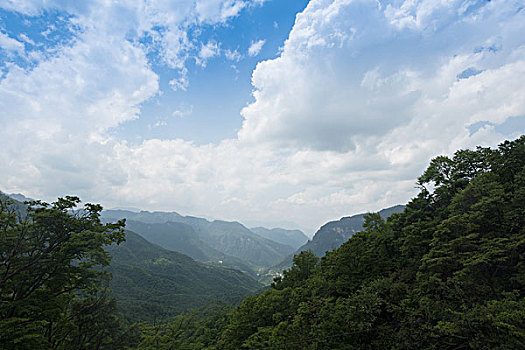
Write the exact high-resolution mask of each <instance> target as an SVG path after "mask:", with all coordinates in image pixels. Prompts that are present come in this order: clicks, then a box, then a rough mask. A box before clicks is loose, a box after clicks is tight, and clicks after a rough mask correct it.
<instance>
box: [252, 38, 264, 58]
mask: <svg viewBox="0 0 525 350" xmlns="http://www.w3.org/2000/svg"><path fill="white" fill-rule="evenodd" d="M265 43H266V40H258V41H255V42H252V44H251V45H250V47H249V48H248V55H249V56H251V57H255V56H257V55H258V54H259V53H260V52H261V50H262V48H263V46H264V44H265Z"/></svg>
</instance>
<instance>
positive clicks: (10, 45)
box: [0, 32, 25, 56]
mask: <svg viewBox="0 0 525 350" xmlns="http://www.w3.org/2000/svg"><path fill="white" fill-rule="evenodd" d="M0 48H1V49H2V50H4V51H5V52H6V53H7V54H8V55H13V54H18V55H20V56H22V55H23V54H24V51H25V47H24V43H22V42H20V41H18V40H16V39H13V38H11V37H10V36H9V35H7V34H5V33H2V32H0Z"/></svg>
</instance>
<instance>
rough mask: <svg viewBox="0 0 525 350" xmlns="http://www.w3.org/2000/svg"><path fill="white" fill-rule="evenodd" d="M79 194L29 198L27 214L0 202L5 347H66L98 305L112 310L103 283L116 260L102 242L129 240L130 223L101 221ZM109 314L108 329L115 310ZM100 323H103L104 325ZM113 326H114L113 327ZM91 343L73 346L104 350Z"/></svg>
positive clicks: (0, 327)
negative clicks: (51, 200)
mask: <svg viewBox="0 0 525 350" xmlns="http://www.w3.org/2000/svg"><path fill="white" fill-rule="evenodd" d="M79 203H80V199H79V198H78V197H71V196H67V197H65V198H59V199H58V200H57V201H56V202H54V203H52V204H48V203H45V202H41V201H32V202H27V204H28V207H27V212H26V214H25V216H24V217H22V216H20V215H17V213H16V211H15V210H14V209H13V204H12V202H9V201H5V200H1V201H0V343H1V344H2V346H3V348H5V349H15V348H16V349H35V348H39V349H59V348H68V345H67V344H68V342H70V341H72V334H74V333H75V330H76V331H78V330H79V329H81V328H82V327H84V328H85V329H87V328H89V327H91V328H92V327H93V325H94V324H95V323H96V322H95V320H94V319H92V318H91V319H90V317H85V316H86V315H85V314H86V312H87V313H89V314H91V315H96V314H97V313H96V310H99V309H101V308H108V307H110V308H111V301H110V300H108V299H107V295H106V293H105V292H104V288H105V287H107V283H108V281H109V277H110V276H109V274H108V273H107V272H106V271H104V270H103V269H102V267H104V266H107V265H109V262H110V257H109V255H108V254H107V252H106V251H105V250H104V246H106V245H109V244H112V243H116V244H119V243H120V242H122V241H123V240H124V231H123V227H124V221H119V222H117V223H114V224H112V223H109V224H103V223H102V222H101V220H100V212H101V210H102V207H101V206H100V205H98V204H90V203H87V204H85V205H84V208H83V209H81V210H75V209H76V207H77V205H78V204H79ZM99 316H100V317H99V319H103V318H106V320H105V321H106V324H105V326H104V327H105V328H107V327H108V324H107V320H108V317H109V319H111V316H110V315H109V316H108V315H99ZM101 324H102V323H101ZM113 326H114V325H113ZM90 332H91V337H92V340H93V341H91V342H89V341H86V343H85V344H83V345H82V346H81V347H80V346H75V348H82V349H84V348H93V349H96V348H100V346H102V344H103V343H104V340H103V339H101V338H100V336H99V335H100V334H98V333H100V332H104V330H103V329H102V327H101V329H99V330H98V332H97V331H96V330H93V329H91V330H90Z"/></svg>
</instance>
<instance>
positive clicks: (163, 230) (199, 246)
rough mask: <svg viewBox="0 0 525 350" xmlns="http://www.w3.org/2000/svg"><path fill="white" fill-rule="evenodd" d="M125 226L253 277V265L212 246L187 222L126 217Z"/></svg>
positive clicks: (194, 255)
mask: <svg viewBox="0 0 525 350" xmlns="http://www.w3.org/2000/svg"><path fill="white" fill-rule="evenodd" d="M126 228H127V229H129V230H131V231H133V232H135V233H138V234H140V235H141V236H142V237H144V238H145V239H146V240H148V241H149V242H151V243H154V244H157V245H159V246H161V247H163V248H165V249H168V250H173V251H176V252H179V253H182V254H185V255H188V256H189V257H191V258H193V259H195V260H199V261H202V262H206V263H211V264H214V265H222V266H226V267H231V268H235V269H238V270H241V271H243V272H246V273H248V274H250V275H252V276H254V277H255V272H254V266H253V265H251V264H246V263H245V262H243V261H242V260H241V259H239V258H235V257H233V256H229V255H227V254H224V253H222V252H220V251H219V250H217V249H215V248H212V247H211V246H210V245H209V244H208V243H206V242H204V241H203V240H201V239H200V238H199V236H198V235H197V234H196V232H195V230H194V229H193V227H191V226H190V225H188V224H185V223H182V222H172V221H170V222H166V223H145V222H141V221H135V220H129V219H127V220H126Z"/></svg>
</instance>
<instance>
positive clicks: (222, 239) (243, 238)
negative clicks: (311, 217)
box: [102, 210, 294, 270]
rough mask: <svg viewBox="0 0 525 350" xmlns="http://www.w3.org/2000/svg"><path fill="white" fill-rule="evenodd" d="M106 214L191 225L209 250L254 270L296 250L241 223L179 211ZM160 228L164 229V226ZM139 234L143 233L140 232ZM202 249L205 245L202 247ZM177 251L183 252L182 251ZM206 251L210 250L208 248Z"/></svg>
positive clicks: (150, 234)
mask: <svg viewBox="0 0 525 350" xmlns="http://www.w3.org/2000/svg"><path fill="white" fill-rule="evenodd" d="M102 215H103V217H105V218H111V219H121V218H126V219H128V220H133V221H139V222H143V223H148V224H167V223H169V222H176V223H182V224H186V225H189V226H190V227H191V228H192V229H193V230H194V232H195V234H196V238H198V239H199V240H201V241H202V242H204V243H205V244H206V245H207V246H208V247H210V248H212V249H214V250H216V251H219V252H220V253H222V254H224V255H225V256H226V257H228V256H229V257H233V258H237V259H240V260H241V261H242V262H243V263H244V264H245V265H246V266H251V267H252V268H253V269H254V270H256V269H258V268H265V267H269V266H273V265H275V264H276V263H278V262H279V261H281V260H282V259H283V258H284V257H285V256H287V255H289V254H291V253H292V252H293V251H294V248H293V247H291V246H289V245H285V244H281V243H278V242H275V241H273V240H270V239H267V238H264V237H261V236H260V235H258V234H256V233H254V232H252V231H251V230H249V229H248V228H246V227H245V226H244V225H242V224H240V223H238V222H228V221H222V220H214V221H208V220H206V219H203V218H198V217H193V216H182V215H180V214H178V213H176V212H148V211H141V212H138V213H135V212H131V211H126V210H104V211H103V212H102ZM157 228H159V229H160V227H157ZM179 229H182V230H187V228H182V226H179ZM163 230H164V232H165V233H164V234H165V235H167V236H170V235H174V236H177V235H179V236H180V234H181V233H180V232H177V231H176V230H174V231H173V232H172V233H169V232H168V231H169V230H167V228H166V227H165V228H164V229H163ZM137 231H138V233H140V234H142V232H141V231H140V230H137ZM144 234H149V237H150V238H151V237H153V236H157V238H159V237H158V235H155V234H153V233H144ZM159 239H160V238H159ZM156 242H157V243H159V244H161V245H162V246H164V247H165V248H167V245H168V244H169V245H170V248H169V249H174V248H176V247H175V245H174V244H175V243H173V242H172V243H173V244H172V243H169V242H168V241H167V240H166V239H162V240H157V241H156ZM188 242H189V241H188ZM202 247H204V246H203V245H201V248H202ZM181 249H182V248H181ZM175 250H177V251H180V250H179V249H175ZM205 250H208V251H209V249H207V248H206V249H205ZM205 255H206V254H205ZM206 258H207V259H208V260H212V259H214V256H213V254H212V256H209V255H206Z"/></svg>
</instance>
